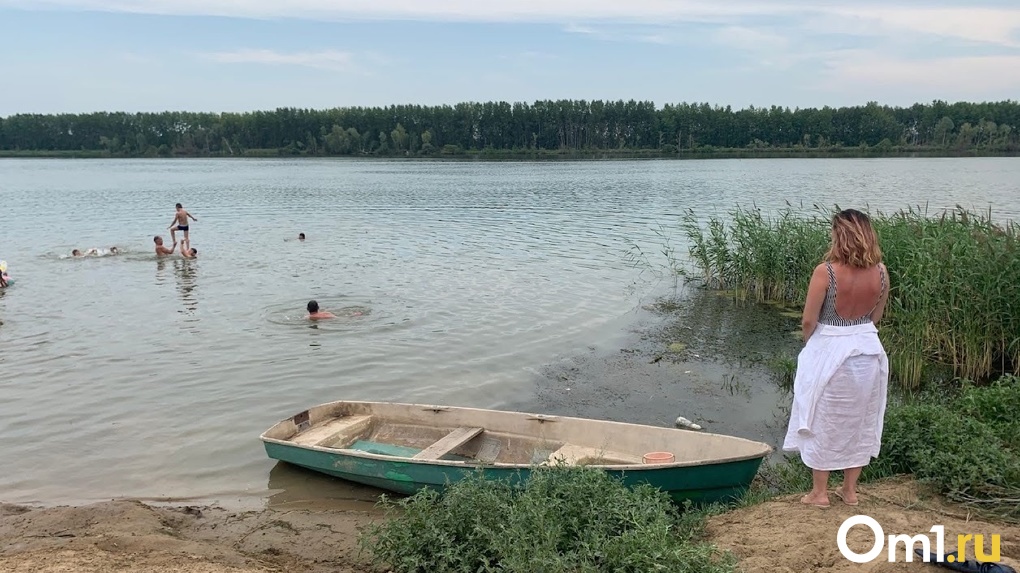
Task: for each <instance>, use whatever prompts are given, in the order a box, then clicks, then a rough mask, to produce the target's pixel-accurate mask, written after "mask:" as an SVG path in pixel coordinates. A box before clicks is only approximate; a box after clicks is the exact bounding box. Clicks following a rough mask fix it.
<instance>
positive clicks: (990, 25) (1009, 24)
mask: <svg viewBox="0 0 1020 573" xmlns="http://www.w3.org/2000/svg"><path fill="white" fill-rule="evenodd" d="M825 12H827V13H828V14H830V15H833V16H837V17H838V20H835V19H834V20H830V22H832V23H833V24H835V25H836V26H840V25H842V26H846V28H847V29H848V30H852V31H853V32H854V33H857V34H862V33H868V32H869V31H870V32H871V33H872V34H879V35H885V34H888V33H895V32H897V31H904V32H912V33H921V34H930V35H934V36H942V37H946V38H956V39H960V40H968V41H972V42H980V43H990V44H999V45H1002V46H1009V47H1020V35H1018V34H1020V9H1016V8H1014V9H992V8H980V7H973V8H905V7H900V8H897V7H889V6H882V7H873V6H869V7H866V8H859V7H855V8H835V9H831V10H826V11H825Z"/></svg>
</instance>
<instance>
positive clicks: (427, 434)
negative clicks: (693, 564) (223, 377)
mask: <svg viewBox="0 0 1020 573" xmlns="http://www.w3.org/2000/svg"><path fill="white" fill-rule="evenodd" d="M261 438H262V439H263V440H264V441H267V442H275V443H279V444H284V445H291V446H297V447H302V448H308V449H317V450H318V449H322V450H328V451H334V452H335V451H337V450H341V451H343V452H344V453H347V454H350V455H358V456H364V457H373V458H375V457H379V458H390V459H392V458H394V457H397V458H405V459H406V460H408V461H412V462H422V463H430V464H437V463H438V464H457V465H460V464H472V463H473V464H487V465H496V466H501V465H512V466H529V465H549V464H558V463H565V464H585V465H596V466H604V467H620V466H624V467H625V466H632V465H641V466H643V467H648V465H649V464H647V463H644V455H645V454H647V453H650V452H669V453H671V454H673V457H674V460H673V461H670V462H669V463H659V462H656V463H655V465H660V466H687V465H702V464H706V463H718V462H726V461H738V460H743V459H750V458H760V457H764V456H766V455H768V453H769V452H770V451H771V449H772V448H771V447H770V446H769V445H768V444H764V443H761V442H755V441H752V440H747V439H744V438H738V437H733V436H725V435H720V434H711V433H706V432H693V431H689V430H680V429H676V428H663V427H656V426H646V425H640V424H628V423H622V422H610V421H603V420H592V419H586V418H570V417H562V416H547V415H539V414H528V413H523V412H510V411H499V410H485V409H477V408H460V407H452V406H430V405H423V404H398V403H390V402H349V401H338V402H331V403H328V404H322V405H320V406H315V407H313V408H310V409H309V410H306V411H304V412H301V413H299V414H297V415H295V416H292V417H290V418H287V419H285V420H283V421H281V422H279V423H277V424H276V425H274V426H273V427H272V428H270V429H269V430H267V431H266V432H265V433H263V434H262V436H261Z"/></svg>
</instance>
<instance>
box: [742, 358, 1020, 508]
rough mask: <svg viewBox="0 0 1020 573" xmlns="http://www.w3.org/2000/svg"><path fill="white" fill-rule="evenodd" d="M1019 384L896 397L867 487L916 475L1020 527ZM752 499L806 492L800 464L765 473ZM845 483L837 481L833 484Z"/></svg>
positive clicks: (865, 478) (1006, 381)
mask: <svg viewBox="0 0 1020 573" xmlns="http://www.w3.org/2000/svg"><path fill="white" fill-rule="evenodd" d="M1017 411H1020V378H1017V377H1015V376H1004V377H1002V378H1000V379H998V380H996V381H995V382H993V383H991V384H988V385H985V386H974V385H971V384H969V383H964V384H963V385H962V386H961V387H959V388H956V389H947V388H933V389H930V390H927V391H924V392H920V393H914V394H902V395H896V396H894V397H893V398H892V399H891V400H890V404H889V406H888V407H887V409H886V415H885V427H884V429H883V435H882V451H881V452H880V453H879V457H878V458H877V459H875V460H873V461H872V463H871V464H870V465H869V466H867V467H866V468H865V469H864V472H863V474H862V476H861V481H862V482H864V483H867V482H873V481H876V480H880V479H884V478H889V477H892V476H897V475H903V474H909V475H912V476H913V477H914V478H916V479H917V480H918V481H920V482H921V483H923V484H925V485H927V486H930V487H931V489H932V491H933V492H934V493H937V494H939V495H941V496H944V497H945V498H946V499H949V500H951V501H954V502H957V503H961V504H963V505H964V506H966V507H968V508H969V509H971V510H973V511H974V512H975V513H977V514H980V515H982V516H983V517H986V518H994V519H997V520H1002V521H1009V522H1013V523H1020V419H1018V418H1017V416H1016V412H1017ZM761 478H762V479H761V480H760V481H759V482H758V484H757V488H756V491H754V492H752V493H751V494H750V495H749V500H755V501H757V500H762V499H767V498H769V497H771V496H773V495H776V494H782V493H794V492H801V491H807V490H809V489H810V488H811V472H810V470H809V469H808V468H807V467H805V466H804V465H803V464H802V463H800V461H799V460H796V459H791V460H789V463H785V462H784V463H780V464H777V465H772V466H768V467H764V468H763V470H762V473H761ZM839 479H841V477H840V476H838V475H833V476H832V480H833V481H834V482H835V481H838V480H839Z"/></svg>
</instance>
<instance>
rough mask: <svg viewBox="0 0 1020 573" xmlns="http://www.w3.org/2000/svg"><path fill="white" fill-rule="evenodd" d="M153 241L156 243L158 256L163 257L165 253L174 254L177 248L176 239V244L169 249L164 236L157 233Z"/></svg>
mask: <svg viewBox="0 0 1020 573" xmlns="http://www.w3.org/2000/svg"><path fill="white" fill-rule="evenodd" d="M152 242H153V243H156V256H157V257H162V256H165V255H172V254H174V250H176V249H177V241H174V246H173V247H170V248H169V249H168V248H166V247H164V246H163V237H160V236H159V235H156V236H155V237H153V238H152Z"/></svg>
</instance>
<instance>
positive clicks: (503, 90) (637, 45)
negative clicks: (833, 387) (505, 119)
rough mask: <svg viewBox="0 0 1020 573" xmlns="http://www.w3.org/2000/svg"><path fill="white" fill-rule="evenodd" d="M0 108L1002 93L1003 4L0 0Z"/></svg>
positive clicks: (1016, 32) (737, 100)
mask: <svg viewBox="0 0 1020 573" xmlns="http://www.w3.org/2000/svg"><path fill="white" fill-rule="evenodd" d="M0 50H2V54H3V56H2V57H0V116H6V115H10V114H13V113H22V112H34V113H50V112H84V111H100V110H102V111H113V110H118V111H162V110H167V109H173V110H193V111H246V110H254V109H273V108H276V107H283V106H288V107H312V108H325V107H337V106H377V105H387V104H398V103H414V104H442V103H450V104H452V103H456V102H460V101H489V100H503V101H511V102H513V101H528V102H531V101H534V100H536V99H558V98H570V99H589V100H590V99H637V100H652V101H655V103H656V104H658V105H660V106H661V105H662V104H664V103H667V102H673V103H677V102H684V101H687V102H709V103H712V104H719V105H732V106H734V107H746V106H748V105H755V106H768V105H782V106H790V107H809V106H810V107H814V106H822V105H831V106H840V105H855V104H863V103H866V102H868V101H870V100H875V101H878V102H880V103H884V104H891V105H909V104H911V103H914V102H919V101H920V102H930V101H932V100H934V99H942V100H948V101H957V100H973V101H985V100H1004V99H1014V100H1015V99H1018V98H1020V0H973V1H970V2H964V1H957V2H949V1H946V0H943V1H937V0H929V1H920V0H884V1H874V0H862V1H834V0H810V1H807V0H786V1H783V0H515V1H506V0H0Z"/></svg>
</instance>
